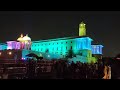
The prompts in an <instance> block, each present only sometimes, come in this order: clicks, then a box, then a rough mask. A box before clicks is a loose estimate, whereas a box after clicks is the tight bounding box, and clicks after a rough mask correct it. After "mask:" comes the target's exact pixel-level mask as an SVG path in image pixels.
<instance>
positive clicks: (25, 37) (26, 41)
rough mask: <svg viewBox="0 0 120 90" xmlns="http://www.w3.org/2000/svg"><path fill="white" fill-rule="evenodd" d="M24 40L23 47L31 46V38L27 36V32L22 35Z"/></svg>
mask: <svg viewBox="0 0 120 90" xmlns="http://www.w3.org/2000/svg"><path fill="white" fill-rule="evenodd" d="M23 40H24V45H25V46H24V49H27V50H29V49H30V47H31V38H30V37H29V36H28V34H26V36H24V37H23Z"/></svg>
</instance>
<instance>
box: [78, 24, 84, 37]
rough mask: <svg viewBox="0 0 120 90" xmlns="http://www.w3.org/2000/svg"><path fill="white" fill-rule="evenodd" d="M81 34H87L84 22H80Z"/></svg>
mask: <svg viewBox="0 0 120 90" xmlns="http://www.w3.org/2000/svg"><path fill="white" fill-rule="evenodd" d="M79 36H86V28H85V24H84V23H83V22H81V23H80V24H79Z"/></svg>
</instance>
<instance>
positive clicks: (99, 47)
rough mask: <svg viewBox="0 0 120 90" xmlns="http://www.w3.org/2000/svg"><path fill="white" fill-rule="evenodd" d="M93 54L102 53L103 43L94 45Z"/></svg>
mask: <svg viewBox="0 0 120 90" xmlns="http://www.w3.org/2000/svg"><path fill="white" fill-rule="evenodd" d="M91 47H92V54H102V48H103V46H102V45H92V46H91Z"/></svg>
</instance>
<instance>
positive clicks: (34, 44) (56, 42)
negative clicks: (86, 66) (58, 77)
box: [0, 22, 103, 62]
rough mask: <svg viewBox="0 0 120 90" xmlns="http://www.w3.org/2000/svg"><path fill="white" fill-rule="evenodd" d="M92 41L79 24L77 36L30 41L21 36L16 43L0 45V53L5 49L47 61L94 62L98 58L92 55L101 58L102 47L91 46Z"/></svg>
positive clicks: (28, 38) (82, 24) (26, 37)
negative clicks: (31, 53)
mask: <svg viewBox="0 0 120 90" xmlns="http://www.w3.org/2000/svg"><path fill="white" fill-rule="evenodd" d="M92 41H93V39H91V38H90V37H88V36H87V35H86V26H85V24H84V23H83V22H81V23H80V24H79V35H78V36H75V37H64V38H56V39H48V40H38V41H31V38H30V37H28V35H26V36H24V37H23V35H21V37H19V38H18V40H17V41H8V42H7V44H3V43H2V44H0V50H1V51H0V52H2V51H4V50H6V49H7V50H10V49H11V50H12V49H14V50H26V51H33V52H36V54H37V55H38V56H42V57H43V58H45V59H48V60H52V59H64V58H68V59H69V60H72V61H81V62H96V61H97V60H98V58H96V57H94V55H100V56H102V48H103V45H92ZM5 48H6V49H5ZM27 54H28V53H27ZM23 56H24V57H22V58H25V55H23Z"/></svg>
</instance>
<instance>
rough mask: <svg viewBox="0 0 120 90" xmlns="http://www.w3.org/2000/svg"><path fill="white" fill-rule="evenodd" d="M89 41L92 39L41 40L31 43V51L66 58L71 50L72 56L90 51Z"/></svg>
mask: <svg viewBox="0 0 120 90" xmlns="http://www.w3.org/2000/svg"><path fill="white" fill-rule="evenodd" d="M91 41H92V39H90V38H89V37H83V38H73V39H67V38H66V39H64V40H62V39H55V40H47V41H42V40H41V41H37V42H32V45H31V50H33V51H39V52H44V53H46V52H49V53H51V54H58V55H63V56H66V55H67V54H68V53H69V50H72V51H73V53H74V54H78V53H79V50H82V49H88V50H91Z"/></svg>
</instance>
